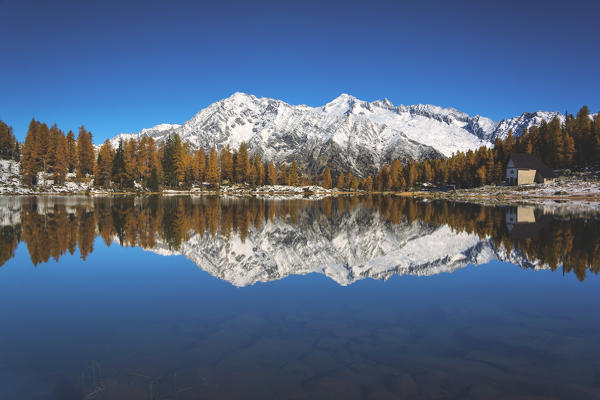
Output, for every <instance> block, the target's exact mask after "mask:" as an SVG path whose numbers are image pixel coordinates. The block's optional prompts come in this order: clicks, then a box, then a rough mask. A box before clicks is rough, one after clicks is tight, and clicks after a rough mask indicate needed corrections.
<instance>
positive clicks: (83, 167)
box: [77, 125, 94, 177]
mask: <svg viewBox="0 0 600 400" xmlns="http://www.w3.org/2000/svg"><path fill="white" fill-rule="evenodd" d="M77 155H78V165H77V175H78V176H79V177H85V176H86V175H87V174H92V173H94V144H93V142H92V132H89V131H87V130H86V129H85V127H84V126H83V125H81V127H80V128H79V135H78V136H77Z"/></svg>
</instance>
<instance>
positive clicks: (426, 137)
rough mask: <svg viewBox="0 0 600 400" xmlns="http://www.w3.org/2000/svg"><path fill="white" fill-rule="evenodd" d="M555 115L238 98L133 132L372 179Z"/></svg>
mask: <svg viewBox="0 0 600 400" xmlns="http://www.w3.org/2000/svg"><path fill="white" fill-rule="evenodd" d="M557 114H558V113H546V112H541V111H538V112H536V113H524V114H522V115H521V116H519V117H515V118H511V119H508V120H503V121H500V122H498V123H496V122H494V121H492V120H491V119H489V118H485V117H481V116H474V117H471V116H469V115H468V114H465V113H463V112H460V111H458V110H456V109H453V108H442V107H438V106H433V105H425V104H418V105H411V106H404V105H400V106H394V105H393V104H392V103H391V102H390V101H389V100H387V99H384V100H377V101H374V102H367V101H362V100H359V99H356V98H355V97H352V96H350V95H348V94H342V95H340V96H339V97H338V98H336V99H334V100H333V101H331V102H330V103H327V104H325V105H324V106H321V107H309V106H305V105H298V106H292V105H290V104H287V103H285V102H283V101H280V100H275V99H270V98H263V97H261V98H257V97H255V96H253V95H248V94H245V93H234V94H233V95H232V96H230V97H228V98H226V99H223V100H221V101H218V102H216V103H213V104H211V105H209V106H208V107H206V108H205V109H203V110H201V111H200V112H198V113H197V114H196V115H195V116H194V117H192V118H191V119H190V120H189V121H187V122H185V123H184V124H183V125H169V124H162V125H157V126H155V127H153V128H150V129H144V130H142V131H141V132H140V133H138V134H121V135H118V136H117V137H115V138H113V139H112V143H113V145H115V146H116V145H117V144H118V141H119V140H120V139H128V138H131V137H140V136H151V137H153V138H154V139H155V140H157V141H159V142H160V141H163V140H164V139H165V138H166V137H167V135H169V134H171V133H177V134H179V135H180V137H181V138H182V140H183V141H185V142H188V143H189V144H190V146H191V147H192V148H193V149H198V148H201V147H202V148H204V149H208V148H210V147H212V146H215V147H216V148H217V149H218V150H220V149H221V148H223V147H225V146H226V145H229V146H230V147H231V148H232V149H237V148H238V146H239V145H240V143H241V142H242V141H245V142H246V143H247V144H248V148H249V151H250V154H251V155H255V154H257V155H259V156H261V157H264V158H266V159H269V160H273V161H274V162H275V163H277V164H280V163H290V162H291V161H293V160H296V161H297V162H298V164H299V166H300V167H301V168H303V169H304V170H307V171H310V172H311V173H313V174H316V173H320V172H322V170H323V169H324V168H325V166H328V167H329V168H330V169H332V170H333V171H334V172H335V171H344V172H346V171H350V172H353V173H354V174H357V175H359V176H365V175H367V174H372V173H374V172H375V171H376V169H377V168H379V166H381V165H382V164H383V163H387V162H389V161H391V160H392V159H399V160H401V161H403V162H409V161H413V160H414V161H421V160H424V159H432V158H436V157H442V156H450V155H451V154H452V153H453V152H456V151H467V150H470V149H476V148H479V147H480V146H488V147H490V146H491V145H492V144H493V142H494V140H495V139H496V137H505V136H506V135H507V133H508V130H509V129H513V131H515V132H516V133H517V134H519V133H521V132H522V131H523V129H524V128H525V127H530V126H532V125H539V124H540V123H541V121H542V119H547V120H550V119H552V118H553V117H554V115H557Z"/></svg>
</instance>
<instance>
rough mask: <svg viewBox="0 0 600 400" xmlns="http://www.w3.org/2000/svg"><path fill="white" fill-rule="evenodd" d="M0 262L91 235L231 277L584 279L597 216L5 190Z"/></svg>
mask: <svg viewBox="0 0 600 400" xmlns="http://www.w3.org/2000/svg"><path fill="white" fill-rule="evenodd" d="M0 207H1V208H0V210H1V212H2V219H1V221H2V228H1V235H0V263H1V264H4V263H5V262H6V261H7V260H9V259H11V258H12V257H13V256H14V252H15V249H16V248H17V246H18V244H19V243H20V242H25V243H26V244H27V250H28V252H29V255H30V257H31V261H32V263H33V264H34V265H38V264H40V263H44V262H47V261H48V260H50V259H51V258H52V259H55V260H57V261H58V260H59V259H60V257H61V256H62V255H64V254H65V253H67V252H69V253H70V254H74V252H75V251H76V249H77V248H79V254H80V256H81V258H82V259H84V260H85V259H86V257H87V256H88V254H90V253H92V251H93V250H94V249H93V246H94V239H95V237H96V236H98V235H99V236H101V237H102V239H103V241H104V242H105V243H106V245H107V246H110V245H111V244H113V243H117V244H120V245H121V246H128V247H131V246H139V247H141V248H143V249H146V250H149V251H153V252H155V253H158V254H162V255H175V254H182V255H184V256H185V257H187V258H188V259H190V260H192V261H193V262H194V263H196V265H198V266H199V267H200V268H202V269H203V270H206V271H207V272H209V273H210V274H212V275H214V276H216V277H219V278H221V279H224V280H227V281H229V282H231V283H232V284H234V285H236V286H245V285H250V284H253V283H255V282H258V281H262V282H264V281H272V280H276V279H280V278H283V277H285V276H288V275H291V274H298V275H302V274H307V273H311V272H317V273H321V274H324V275H326V276H328V277H330V278H331V279H333V280H335V281H336V282H338V283H339V284H342V285H347V284H350V283H353V282H355V281H356V280H358V279H362V278H366V277H370V278H375V279H387V278H388V277H390V276H391V275H393V274H411V275H433V274H437V273H440V272H451V271H454V270H456V269H458V268H461V267H464V266H466V265H468V264H475V265H477V264H483V263H488V262H490V261H492V260H500V261H508V262H511V263H513V264H517V265H520V266H521V267H526V268H532V267H533V268H547V269H551V270H556V269H557V268H562V271H563V272H564V273H569V272H573V273H574V274H575V275H576V276H577V278H578V279H580V280H583V279H585V277H586V274H587V273H588V272H592V273H594V274H597V273H598V270H599V269H600V241H599V240H598V238H600V222H599V221H600V220H599V218H600V217H599V215H583V216H581V215H580V216H568V217H565V216H563V215H553V214H552V212H549V211H544V210H541V209H534V208H532V207H485V206H481V205H473V204H461V203H451V202H446V201H433V202H419V201H415V200H412V199H406V198H398V197H391V196H390V197H384V196H364V197H338V198H325V199H322V200H319V201H314V200H300V199H292V200H264V199H257V198H220V197H188V196H172V197H143V198H142V197H94V198H88V197H26V198H25V197H24V198H18V197H15V198H2V199H1V201H0Z"/></svg>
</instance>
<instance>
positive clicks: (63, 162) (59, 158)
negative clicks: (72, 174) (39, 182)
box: [53, 132, 68, 185]
mask: <svg viewBox="0 0 600 400" xmlns="http://www.w3.org/2000/svg"><path fill="white" fill-rule="evenodd" d="M67 169H68V163H67V138H66V137H65V135H64V134H63V133H62V132H61V134H60V135H59V136H58V138H57V143H56V150H55V156H54V176H53V179H54V183H56V184H59V185H62V184H64V183H65V178H66V176H67Z"/></svg>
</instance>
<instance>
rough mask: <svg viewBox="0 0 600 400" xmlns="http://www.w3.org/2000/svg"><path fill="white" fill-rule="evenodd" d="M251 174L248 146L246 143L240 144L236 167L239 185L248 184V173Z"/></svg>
mask: <svg viewBox="0 0 600 400" xmlns="http://www.w3.org/2000/svg"><path fill="white" fill-rule="evenodd" d="M249 172H250V159H249V158H248V146H246V142H242V143H240V148H239V150H238V153H237V159H236V165H235V178H236V181H237V182H239V183H245V182H247V178H248V173H249Z"/></svg>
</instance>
